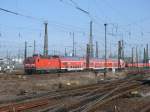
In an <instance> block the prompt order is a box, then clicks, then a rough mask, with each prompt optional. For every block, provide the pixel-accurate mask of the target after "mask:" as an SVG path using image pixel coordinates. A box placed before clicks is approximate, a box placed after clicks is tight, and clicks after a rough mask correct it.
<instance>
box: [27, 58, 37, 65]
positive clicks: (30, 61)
mask: <svg viewBox="0 0 150 112" xmlns="http://www.w3.org/2000/svg"><path fill="white" fill-rule="evenodd" d="M34 62H35V59H34V58H32V57H28V58H27V59H25V63H29V64H33V63H34Z"/></svg>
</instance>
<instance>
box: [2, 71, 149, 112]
mask: <svg viewBox="0 0 150 112" xmlns="http://www.w3.org/2000/svg"><path fill="white" fill-rule="evenodd" d="M149 77H150V74H149V73H147V74H139V75H133V76H132V77H131V76H130V77H128V74H127V73H126V72H116V73H112V72H109V73H107V76H106V77H105V79H104V75H103V73H98V74H95V73H93V72H74V73H57V74H41V75H36V74H34V75H20V74H17V75H16V74H13V75H12V74H0V85H1V86H0V112H20V111H21V112H24V111H25V112H26V111H27V112H28V111H29V112H32V111H33V112H37V111H38V112H150V106H149V103H150V82H149Z"/></svg>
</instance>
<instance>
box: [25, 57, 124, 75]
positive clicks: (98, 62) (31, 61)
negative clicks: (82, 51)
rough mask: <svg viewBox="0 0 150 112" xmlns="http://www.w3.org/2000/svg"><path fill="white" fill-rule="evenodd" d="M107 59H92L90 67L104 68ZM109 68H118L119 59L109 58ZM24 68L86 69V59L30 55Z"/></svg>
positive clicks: (41, 69)
mask: <svg viewBox="0 0 150 112" xmlns="http://www.w3.org/2000/svg"><path fill="white" fill-rule="evenodd" d="M120 64H121V68H124V67H125V63H124V61H123V60H120ZM104 67H105V60H103V59H90V63H89V69H92V70H103V69H104ZM106 67H107V68H108V69H113V68H114V69H117V68H118V60H117V59H108V60H107V63H106ZM24 69H25V72H26V73H27V74H31V73H36V72H52V71H56V72H61V71H82V70H85V69H86V59H85V58H77V57H75V58H74V57H58V56H50V57H43V56H38V55H37V56H33V57H28V58H26V59H25V61H24Z"/></svg>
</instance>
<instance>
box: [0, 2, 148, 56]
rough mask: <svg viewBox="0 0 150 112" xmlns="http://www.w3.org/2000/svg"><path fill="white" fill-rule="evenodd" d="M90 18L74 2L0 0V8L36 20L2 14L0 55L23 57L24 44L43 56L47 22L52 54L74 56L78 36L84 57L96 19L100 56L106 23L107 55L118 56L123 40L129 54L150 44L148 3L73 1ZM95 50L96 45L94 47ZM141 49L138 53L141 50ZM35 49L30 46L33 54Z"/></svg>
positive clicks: (0, 20) (94, 35) (0, 14)
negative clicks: (84, 11) (73, 49)
mask: <svg viewBox="0 0 150 112" xmlns="http://www.w3.org/2000/svg"><path fill="white" fill-rule="evenodd" d="M74 2H75V3H76V4H77V5H78V6H79V7H80V8H82V9H84V10H86V11H88V12H89V13H90V17H89V16H88V15H87V14H85V13H83V12H82V11H80V10H78V9H76V8H75V4H73V3H72V2H71V0H0V8H4V9H7V10H11V11H14V12H17V13H20V14H23V15H27V16H32V17H34V18H35V19H31V18H26V17H21V16H16V15H13V14H10V13H6V12H3V11H0V18H1V19H0V56H5V55H6V54H7V53H9V54H11V55H17V54H18V52H21V53H22V54H23V52H24V41H27V42H28V44H29V46H33V41H34V40H36V52H37V53H43V51H42V50H43V37H44V24H43V22H44V21H45V20H47V21H48V37H49V54H53V53H54V50H55V53H58V54H63V53H64V51H65V48H67V52H68V53H71V50H72V48H71V46H72V37H71V35H70V32H74V33H75V42H76V49H77V53H78V54H80V55H82V54H85V46H86V43H87V42H88V40H89V22H90V20H91V19H92V20H93V37H94V44H95V41H98V42H99V51H100V56H102V55H103V54H104V23H108V28H107V29H108V30H107V31H108V32H107V38H108V52H110V51H111V52H112V53H113V54H116V53H117V41H118V40H120V39H124V41H125V50H126V54H130V52H131V47H135V46H138V48H140V50H141V52H142V50H143V49H142V48H143V47H144V46H145V44H146V43H149V44H150V39H149V36H150V30H149V29H150V14H149V11H150V1H149V0H74ZM94 47H95V46H94ZM140 50H139V51H140ZM32 51H33V47H28V52H29V54H31V53H32Z"/></svg>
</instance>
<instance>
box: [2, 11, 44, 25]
mask: <svg viewBox="0 0 150 112" xmlns="http://www.w3.org/2000/svg"><path fill="white" fill-rule="evenodd" d="M0 10H1V11H3V12H7V13H11V14H14V15H17V16H22V17H25V18H28V19H34V20H38V21H43V22H44V21H45V20H44V19H42V18H35V17H33V16H28V15H24V14H21V13H18V12H14V11H10V10H7V9H4V8H0Z"/></svg>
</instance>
